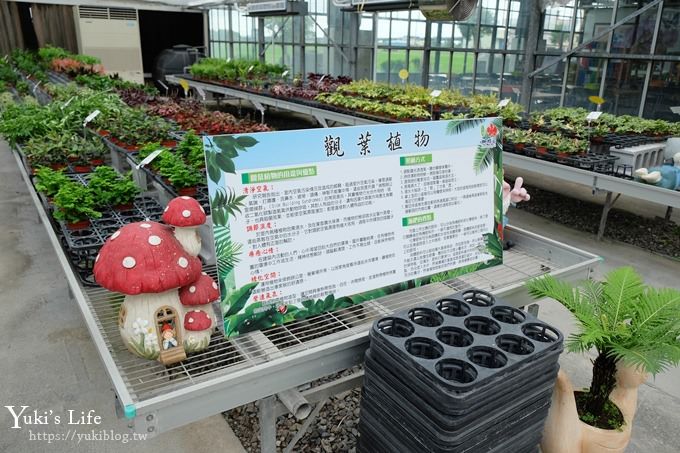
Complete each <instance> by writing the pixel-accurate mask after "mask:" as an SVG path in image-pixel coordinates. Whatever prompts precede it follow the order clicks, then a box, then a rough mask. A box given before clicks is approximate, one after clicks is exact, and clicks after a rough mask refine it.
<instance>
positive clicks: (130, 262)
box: [123, 256, 137, 269]
mask: <svg viewBox="0 0 680 453" xmlns="http://www.w3.org/2000/svg"><path fill="white" fill-rule="evenodd" d="M136 264H137V261H135V259H134V258H133V257H131V256H126V257H125V258H123V267H124V268H126V269H132V268H133V267H135V265H136Z"/></svg>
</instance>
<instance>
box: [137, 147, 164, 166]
mask: <svg viewBox="0 0 680 453" xmlns="http://www.w3.org/2000/svg"><path fill="white" fill-rule="evenodd" d="M163 151H165V148H161V149H157V150H156V151H154V152H152V153H151V154H149V155H148V156H146V157H145V158H144V159H143V160H142V161H141V162H140V163H138V164H137V166H136V167H135V168H136V169H137V170H139V169H140V168H142V167H144V166H146V165H149V164H150V163H151V161H153V160H154V159H155V158H157V157H158V155H159V154H160V153H162V152H163Z"/></svg>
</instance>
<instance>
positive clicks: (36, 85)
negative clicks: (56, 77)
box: [33, 80, 42, 94]
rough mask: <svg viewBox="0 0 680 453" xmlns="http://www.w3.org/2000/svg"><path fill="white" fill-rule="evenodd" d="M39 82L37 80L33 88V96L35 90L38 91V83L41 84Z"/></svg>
mask: <svg viewBox="0 0 680 453" xmlns="http://www.w3.org/2000/svg"><path fill="white" fill-rule="evenodd" d="M41 82H42V81H41V80H39V81H38V83H36V84H35V85H34V86H33V94H35V90H37V89H38V87H39V86H40V83H41Z"/></svg>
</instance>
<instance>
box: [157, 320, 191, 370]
mask: <svg viewBox="0 0 680 453" xmlns="http://www.w3.org/2000/svg"><path fill="white" fill-rule="evenodd" d="M178 322H179V315H178V314H177V311H175V309H173V308H172V307H167V306H166V307H161V308H160V309H159V310H158V311H157V312H156V330H157V331H158V341H159V343H160V350H161V353H160V356H159V357H158V361H159V362H161V363H162V364H163V365H172V364H173V363H177V362H181V361H182V360H184V359H186V358H187V354H186V352H185V351H184V343H183V342H182V331H181V329H178V328H177V326H178V325H179V324H178Z"/></svg>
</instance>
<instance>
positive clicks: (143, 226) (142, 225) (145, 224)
mask: <svg viewBox="0 0 680 453" xmlns="http://www.w3.org/2000/svg"><path fill="white" fill-rule="evenodd" d="M139 226H140V227H142V228H151V224H150V223H140V224H139Z"/></svg>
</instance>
